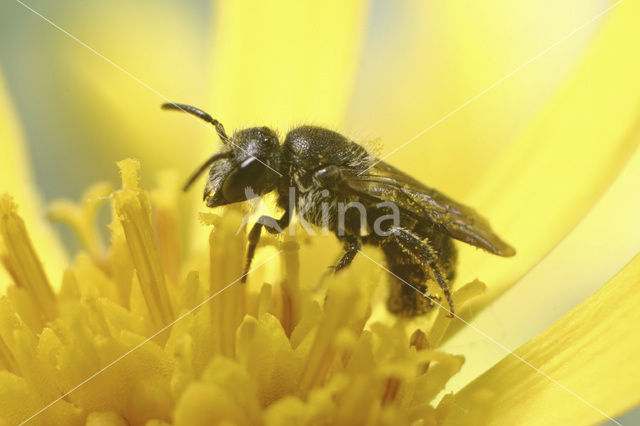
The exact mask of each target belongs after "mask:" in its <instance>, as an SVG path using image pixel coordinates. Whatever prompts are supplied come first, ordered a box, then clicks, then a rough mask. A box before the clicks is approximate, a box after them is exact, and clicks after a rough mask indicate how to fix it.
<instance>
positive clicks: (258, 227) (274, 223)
mask: <svg viewBox="0 0 640 426" xmlns="http://www.w3.org/2000/svg"><path fill="white" fill-rule="evenodd" d="M289 221H290V218H289V213H288V212H287V211H285V213H284V214H283V215H282V217H281V218H280V219H276V218H274V217H271V216H260V218H259V219H258V221H257V222H256V223H255V225H253V227H252V228H251V231H249V238H248V239H249V245H248V246H247V262H246V264H245V267H244V274H243V275H242V278H241V279H240V282H243V283H244V282H246V281H247V275H248V274H249V269H250V268H251V262H252V261H253V256H254V255H255V254H256V247H257V246H258V242H259V241H260V234H262V228H263V227H264V228H266V229H267V231H268V232H269V233H270V234H279V233H281V232H283V231H284V229H285V228H286V227H287V226H289Z"/></svg>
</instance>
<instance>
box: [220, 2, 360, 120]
mask: <svg viewBox="0 0 640 426" xmlns="http://www.w3.org/2000/svg"><path fill="white" fill-rule="evenodd" d="M367 3H368V2H367V1H366V0H356V1H351V2H346V3H345V2H342V1H339V0H330V1H324V2H298V1H291V0H277V1H271V2H268V3H265V2H262V1H256V0H253V1H246V2H228V1H222V2H218V3H217V4H216V9H215V29H216V34H215V39H214V44H213V48H212V51H211V52H212V53H211V54H212V61H213V76H212V82H213V88H212V91H211V96H212V100H213V105H214V106H215V108H213V109H212V112H213V113H215V116H216V118H218V119H219V120H220V121H222V122H223V123H225V125H227V126H228V127H230V128H233V127H239V126H241V125H244V124H247V123H253V124H256V125H272V126H276V127H277V128H279V130H280V131H281V132H285V131H286V130H287V129H288V128H289V127H290V126H293V125H295V124H298V123H300V122H301V121H302V122H312V123H320V124H325V125H329V126H336V125H337V124H339V123H340V122H341V120H342V119H343V117H344V113H345V110H346V106H347V102H348V100H349V98H350V96H351V91H352V85H353V82H354V77H355V71H356V66H357V64H358V61H359V58H360V47H361V46H360V45H361V39H362V34H363V30H364V23H365V16H366V12H367ZM227 123H229V124H227Z"/></svg>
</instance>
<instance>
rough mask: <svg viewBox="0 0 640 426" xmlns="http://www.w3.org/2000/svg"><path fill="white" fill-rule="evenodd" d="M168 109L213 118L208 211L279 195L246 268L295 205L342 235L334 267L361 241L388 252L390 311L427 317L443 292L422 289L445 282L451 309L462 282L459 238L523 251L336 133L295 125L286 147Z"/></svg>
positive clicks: (264, 135)
mask: <svg viewBox="0 0 640 426" xmlns="http://www.w3.org/2000/svg"><path fill="white" fill-rule="evenodd" d="M162 107H163V109H172V110H179V111H184V112H188V113H190V114H193V115H195V116H196V117H199V118H201V119H202V120H204V121H206V122H208V123H211V124H212V125H213V126H214V127H215V129H216V131H217V133H218V136H219V137H220V139H221V140H222V143H223V145H224V148H223V149H222V150H221V151H220V152H218V153H217V154H215V155H213V156H212V157H211V158H209V159H208V160H207V161H206V162H205V163H204V164H203V165H202V166H201V167H200V168H199V169H198V170H197V171H196V172H195V173H194V174H193V176H192V177H191V179H189V181H188V182H187V184H186V185H185V188H184V189H185V190H186V189H187V188H188V187H189V186H191V184H192V183H193V182H194V181H195V180H196V178H197V177H198V176H200V175H201V174H202V173H203V172H204V171H205V170H206V169H207V167H209V166H211V168H210V170H209V177H208V180H207V184H206V186H205V189H204V200H205V201H206V204H207V206H209V207H218V206H223V205H226V204H230V203H235V202H239V201H245V200H247V197H248V196H249V197H258V196H261V195H264V194H267V193H269V192H272V191H275V192H276V194H277V204H278V206H279V207H280V208H282V209H283V210H284V214H283V215H282V217H280V218H277V219H276V218H273V217H269V216H262V217H261V218H260V219H259V220H258V222H257V223H256V224H255V225H254V226H253V228H252V229H251V231H250V232H249V236H248V238H249V245H248V249H247V263H246V271H248V270H249V266H250V264H251V260H252V258H253V255H254V253H255V249H256V246H257V244H258V241H259V239H260V233H261V232H262V228H266V230H267V231H268V232H270V233H273V234H276V233H279V232H282V231H283V230H284V229H285V228H287V226H288V225H289V222H290V220H291V215H292V214H293V213H292V211H291V210H292V208H290V206H295V210H296V211H297V214H298V216H299V217H300V218H301V219H303V220H305V221H307V222H309V223H311V224H312V225H316V226H325V227H328V228H329V230H330V231H332V232H333V233H334V234H335V235H336V236H337V238H338V239H339V240H341V241H342V243H343V244H344V250H345V252H344V254H343V255H342V257H341V258H340V259H339V261H338V262H337V264H336V265H335V266H334V268H335V271H339V270H341V269H343V268H345V267H347V266H348V265H349V264H350V263H351V261H352V260H353V259H354V257H355V256H356V254H357V253H358V251H359V250H360V248H361V246H362V244H371V245H375V246H379V247H380V248H381V249H382V251H383V253H384V255H385V258H386V262H387V266H388V268H389V270H390V272H391V273H392V277H391V291H390V295H389V298H388V300H387V307H388V309H389V310H390V311H391V312H392V313H394V314H396V315H399V316H407V317H412V316H417V315H422V314H424V313H426V312H428V311H429V310H430V309H431V308H432V307H433V305H434V302H433V300H434V299H436V300H437V298H434V297H431V296H427V297H423V296H421V295H419V294H418V293H417V292H416V290H418V291H419V292H420V293H422V294H424V295H425V296H426V295H427V286H426V282H427V280H428V279H432V280H435V282H437V283H438V284H439V286H440V288H441V289H442V292H443V294H444V296H445V298H446V299H447V302H448V304H449V310H450V314H451V315H453V313H454V306H453V302H452V300H451V295H450V292H449V286H448V284H447V283H448V282H450V281H452V280H453V278H454V275H455V264H456V258H457V254H456V249H455V247H454V245H453V241H452V239H456V240H460V241H463V242H465V243H467V244H471V245H473V246H476V247H479V248H481V249H484V250H486V251H488V252H490V253H493V254H496V255H499V256H507V257H508V256H513V255H514V254H515V250H514V249H513V248H512V247H511V246H509V244H507V243H505V242H504V241H502V240H501V239H500V237H498V236H497V235H496V234H495V233H494V232H493V231H492V230H491V227H490V226H489V223H488V222H487V221H486V220H485V219H484V218H482V217H481V216H480V215H478V214H477V213H476V212H475V211H474V210H472V209H471V208H469V207H466V206H464V205H462V204H460V203H457V202H456V201H453V200H452V199H450V198H448V197H446V196H445V195H443V194H441V193H439V192H438V191H436V190H434V189H431V188H429V187H427V186H425V185H423V184H422V183H420V182H418V181H417V180H415V179H413V178H412V177H410V176H407V175H406V174H405V173H403V172H401V171H400V170H398V169H396V168H395V167H393V166H391V165H389V164H386V163H384V162H381V161H379V160H378V159H377V158H376V157H375V156H373V155H371V154H370V153H369V152H368V151H367V150H366V149H365V148H363V147H362V146H361V145H358V144H357V143H355V142H353V141H351V140H349V139H348V138H346V137H345V136H343V135H341V134H339V133H337V132H334V131H332V130H329V129H325V128H322V127H315V126H301V127H297V128H295V129H293V130H291V131H290V132H289V133H288V134H287V136H286V138H285V140H284V143H282V144H280V142H279V140H278V136H277V135H276V133H275V132H274V131H273V130H271V129H269V128H268V127H252V128H248V129H243V130H238V131H236V132H235V133H234V134H233V135H232V136H231V137H229V136H227V134H226V133H225V130H224V127H223V126H222V124H221V123H220V122H218V120H216V119H214V118H213V117H211V116H210V115H209V114H207V113H206V112H204V111H201V110H199V109H197V108H195V107H192V106H189V105H182V104H174V103H167V104H164V105H163V106H162ZM292 198H293V199H292ZM326 200H328V202H326ZM323 201H325V202H324V203H323ZM290 203H291V204H290ZM321 205H323V206H324V207H322V208H321ZM353 205H360V206H363V208H364V212H365V213H366V215H365V216H363V215H362V214H360V213H362V211H361V209H360V210H359V209H353V208H350V209H345V208H344V206H353ZM341 206H342V209H341ZM394 207H395V208H394ZM356 210H358V211H357V212H356ZM339 213H342V216H343V217H338V216H339ZM394 213H397V215H396V216H397V217H394V215H393V214H394ZM392 218H394V219H395V220H391V219H392ZM381 219H387V220H385V221H381ZM376 227H377V228H379V229H375V231H376V232H373V231H372V229H374V228H376ZM407 284H408V285H407Z"/></svg>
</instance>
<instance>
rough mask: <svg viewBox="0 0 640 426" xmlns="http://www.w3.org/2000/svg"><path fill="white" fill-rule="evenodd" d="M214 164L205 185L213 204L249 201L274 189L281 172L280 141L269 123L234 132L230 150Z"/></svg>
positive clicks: (209, 200)
mask: <svg viewBox="0 0 640 426" xmlns="http://www.w3.org/2000/svg"><path fill="white" fill-rule="evenodd" d="M217 155H219V156H220V158H219V159H217V160H216V161H215V162H213V163H212V164H211V168H210V170H209V177H208V179H207V184H206V186H205V189H204V199H205V201H206V203H207V206H209V207H218V206H222V205H225V204H230V203H235V202H239V201H245V200H248V199H251V198H255V197H258V196H261V195H264V194H266V193H268V192H271V191H272V190H274V189H275V188H276V186H277V184H278V182H279V180H280V178H281V176H282V174H281V173H280V143H279V142H278V136H277V135H276V133H275V132H274V131H273V130H271V129H269V128H267V127H252V128H249V129H244V130H240V131H237V132H235V133H234V135H233V137H232V138H231V139H230V140H229V141H228V143H227V150H225V151H223V152H221V153H219V154H217Z"/></svg>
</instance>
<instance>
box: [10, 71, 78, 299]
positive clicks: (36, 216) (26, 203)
mask: <svg viewBox="0 0 640 426" xmlns="http://www.w3.org/2000/svg"><path fill="white" fill-rule="evenodd" d="M5 87H6V86H5V83H4V78H3V75H2V70H0V141H2V142H1V148H0V194H3V193H10V194H11V195H12V196H13V197H14V199H15V201H16V203H17V204H18V206H19V208H20V215H21V216H22V217H23V218H24V220H25V221H26V222H27V223H28V224H29V229H30V231H31V232H30V235H31V238H32V240H33V243H34V246H35V248H36V251H37V252H38V253H39V254H40V256H41V258H42V259H43V266H44V268H45V271H46V274H47V276H48V277H49V280H50V281H51V282H52V283H53V285H54V286H56V287H57V286H58V285H59V283H60V280H61V279H62V270H63V267H64V265H65V264H66V255H65V253H64V251H63V249H62V247H61V245H60V243H59V241H58V240H57V238H56V237H55V235H54V234H53V232H52V231H51V229H50V228H48V227H47V226H46V224H45V221H44V220H43V218H44V216H45V211H44V209H43V208H42V203H41V200H40V197H39V195H38V193H37V190H36V188H35V185H34V181H33V175H32V173H31V168H30V166H29V161H30V159H29V155H28V151H27V147H26V145H25V140H24V136H23V134H22V130H21V129H20V126H19V124H18V120H17V118H16V116H15V114H14V112H13V107H12V105H11V103H10V100H9V98H8V95H7V94H6V93H5V91H4V88H5ZM10 282H11V281H10V279H9V278H8V277H7V276H6V275H5V272H4V270H2V269H0V292H2V293H4V290H5V289H6V288H7V285H8V284H9V283H10Z"/></svg>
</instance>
